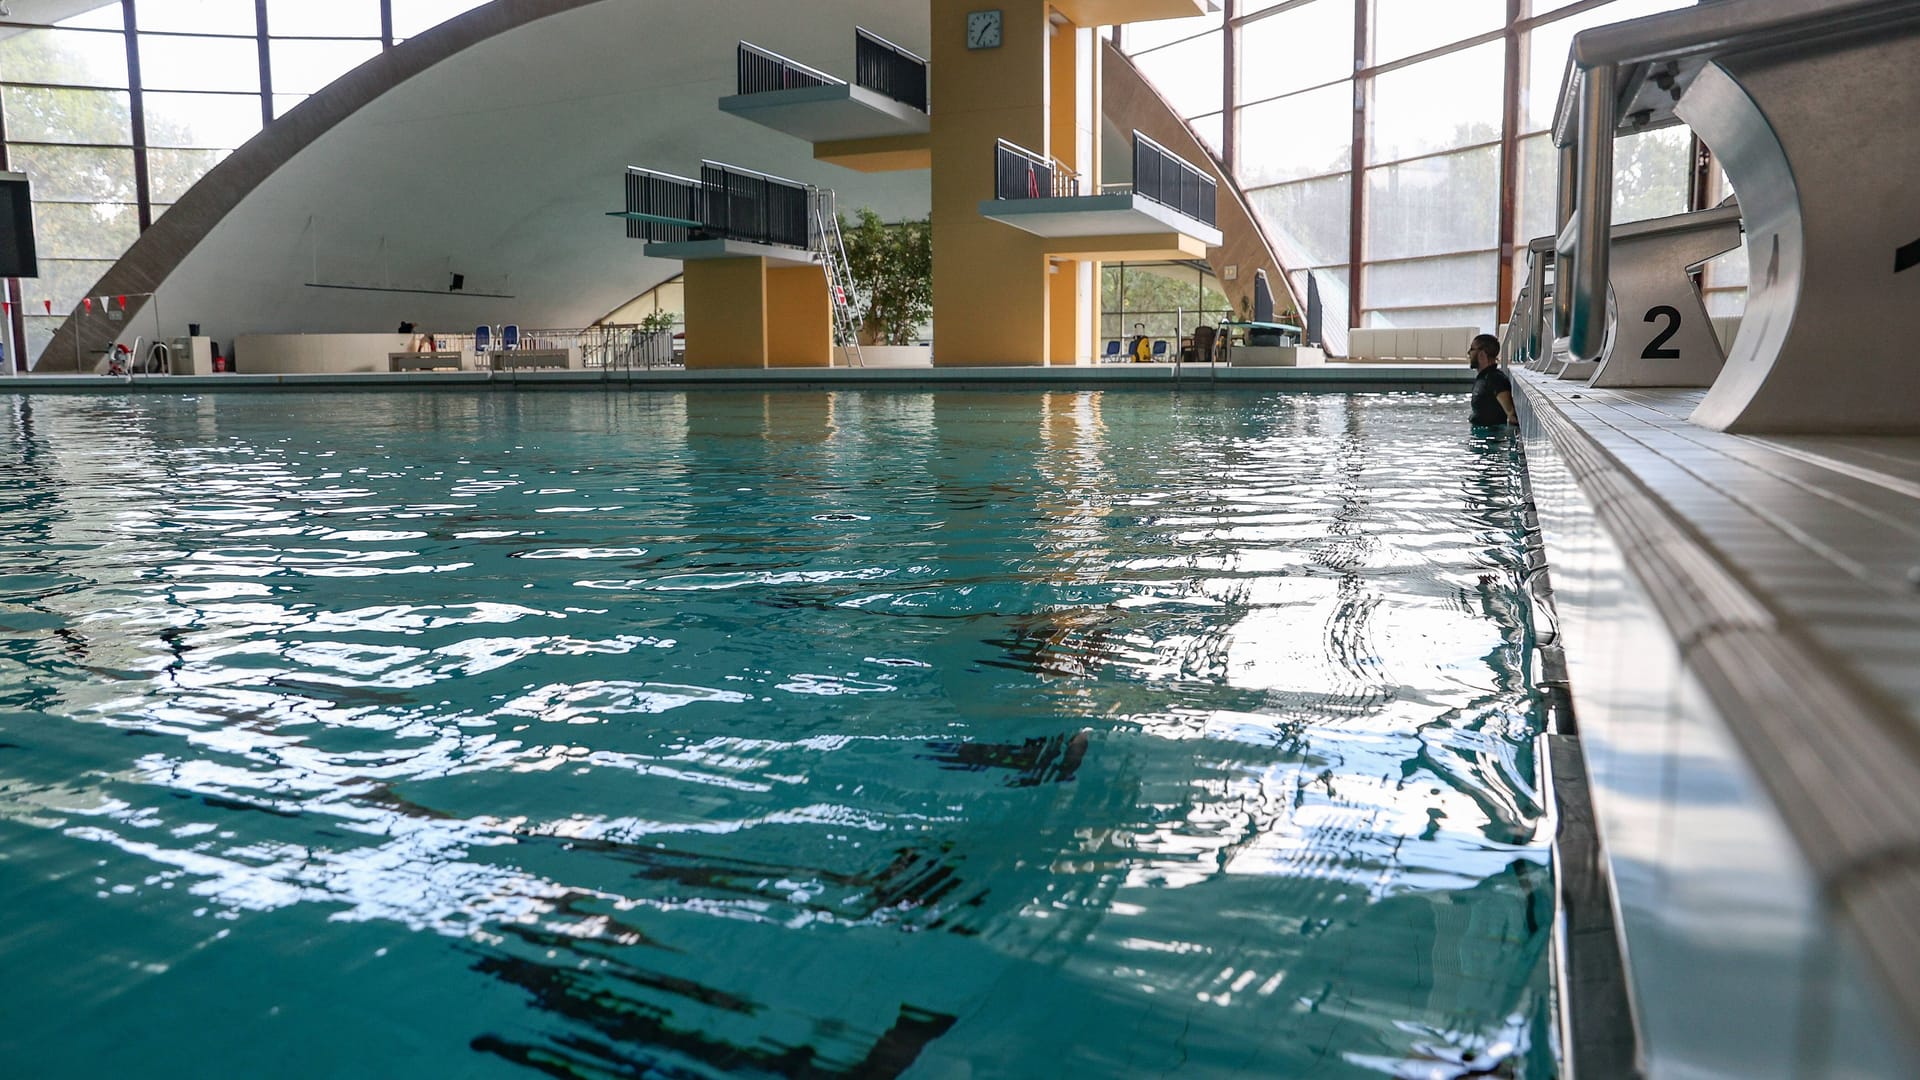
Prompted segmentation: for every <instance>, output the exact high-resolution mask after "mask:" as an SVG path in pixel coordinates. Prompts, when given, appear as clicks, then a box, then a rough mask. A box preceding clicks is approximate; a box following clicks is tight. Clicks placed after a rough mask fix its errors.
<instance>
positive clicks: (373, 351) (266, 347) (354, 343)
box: [233, 334, 473, 375]
mask: <svg viewBox="0 0 1920 1080" xmlns="http://www.w3.org/2000/svg"><path fill="white" fill-rule="evenodd" d="M412 340H413V335H411V334H242V335H240V336H239V337H237V338H235V339H234V342H233V352H234V360H235V366H236V368H237V369H238V370H239V371H241V372H244V373H246V374H248V375H295V374H301V373H307V372H329V373H334V374H345V373H351V372H357V371H385V370H387V354H388V353H394V352H405V351H406V349H407V345H408V344H409V343H410V342H411V341H412ZM460 366H461V367H464V368H471V367H472V366H473V358H472V357H471V356H466V357H463V358H462V359H461V363H460Z"/></svg>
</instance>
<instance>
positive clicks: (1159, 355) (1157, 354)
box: [1153, 338, 1167, 361]
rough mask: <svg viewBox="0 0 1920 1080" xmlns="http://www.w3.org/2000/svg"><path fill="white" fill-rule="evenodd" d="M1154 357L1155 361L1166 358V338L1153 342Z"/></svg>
mask: <svg viewBox="0 0 1920 1080" xmlns="http://www.w3.org/2000/svg"><path fill="white" fill-rule="evenodd" d="M1153 358H1154V360H1155V361H1160V360H1165V359H1166V358H1167V339H1166V338H1161V339H1159V340H1158V341H1155V342H1154V343H1153Z"/></svg>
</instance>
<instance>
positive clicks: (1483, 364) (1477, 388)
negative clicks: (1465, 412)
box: [1467, 334, 1520, 427]
mask: <svg viewBox="0 0 1920 1080" xmlns="http://www.w3.org/2000/svg"><path fill="white" fill-rule="evenodd" d="M1467 363H1468V364H1469V365H1471V366H1472V368H1473V370H1474V376H1473V426H1474V427H1504V426H1507V425H1511V424H1518V423H1519V422H1520V418H1519V416H1518V415H1517V414H1516V413H1515V412H1514V411H1513V380H1511V379H1509V378H1507V373H1506V372H1504V371H1502V370H1500V339H1499V338H1497V337H1494V336H1493V335H1492V334H1481V335H1480V336H1479V337H1476V338H1474V339H1473V343H1472V344H1470V345H1468V346H1467Z"/></svg>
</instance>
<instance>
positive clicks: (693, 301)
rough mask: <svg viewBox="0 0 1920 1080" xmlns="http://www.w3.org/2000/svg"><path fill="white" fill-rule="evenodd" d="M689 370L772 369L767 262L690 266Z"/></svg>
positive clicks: (695, 262) (713, 262) (735, 261)
mask: <svg viewBox="0 0 1920 1080" xmlns="http://www.w3.org/2000/svg"><path fill="white" fill-rule="evenodd" d="M686 298H687V368H688V370H695V369H699V368H763V367H766V366H767V261H766V260H765V259H760V258H750V259H696V260H693V261H691V262H688V263H687V264H686Z"/></svg>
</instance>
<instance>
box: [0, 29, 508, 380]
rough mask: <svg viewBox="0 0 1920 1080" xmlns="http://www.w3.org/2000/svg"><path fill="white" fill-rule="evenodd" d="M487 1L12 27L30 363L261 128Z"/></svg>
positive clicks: (7, 64)
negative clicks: (26, 209) (25, 205)
mask: <svg viewBox="0 0 1920 1080" xmlns="http://www.w3.org/2000/svg"><path fill="white" fill-rule="evenodd" d="M485 2H486V0H325V2H321V0H113V2H107V3H101V4H96V5H94V6H92V7H90V8H88V9H87V10H85V11H82V12H80V13H78V14H74V15H71V16H69V17H66V18H62V19H60V20H58V21H57V22H36V21H33V20H31V19H28V18H25V17H24V15H16V16H13V17H9V18H4V19H0V166H3V167H5V168H9V169H12V170H15V171H18V172H24V173H26V174H27V176H28V178H29V179H30V180H31V182H32V185H33V202H34V224H35V229H34V232H35V238H36V241H37V244H38V247H39V263H40V276H39V277H38V278H37V279H33V280H27V281H20V282H10V283H8V284H7V286H6V299H7V303H8V305H9V309H10V310H9V314H10V316H13V317H12V318H10V319H9V320H8V321H9V322H10V323H11V324H12V327H13V328H14V329H16V330H18V331H19V332H21V333H22V334H23V335H24V340H25V345H26V348H25V354H26V356H27V357H29V358H32V357H37V356H39V355H40V352H41V350H42V349H44V348H45V347H46V344H47V340H48V337H49V336H50V335H51V334H52V333H53V331H54V329H55V328H56V327H57V326H58V325H59V324H60V321H61V320H62V319H64V318H65V317H66V315H67V313H68V312H70V311H72V310H73V309H74V308H75V307H76V306H78V305H80V304H81V303H82V298H83V297H85V296H86V295H87V292H88V290H89V289H91V288H92V287H93V285H94V283H95V282H97V281H99V279H100V276H101V275H102V274H104V273H106V271H107V269H108V268H109V267H111V266H112V265H113V264H114V262H115V261H116V260H118V259H119V257H120V256H121V255H122V254H124V253H125V252H126V250H127V248H128V247H130V246H132V244H133V242H134V240H135V239H137V238H138V237H139V235H140V233H141V231H142V230H143V229H145V228H147V227H148V226H150V225H151V224H152V223H153V222H154V221H156V220H158V219H159V218H160V217H161V216H163V215H164V214H165V213H166V212H167V209H168V207H170V206H172V205H173V203H174V201H175V200H177V199H179V198H180V196H181V195H182V194H184V193H185V192H186V190H187V189H188V188H189V187H192V186H193V184H194V182H195V181H197V180H199V179H200V177H201V176H203V175H205V174H206V172H207V170H209V169H211V168H213V167H214V166H215V165H217V164H219V162H220V161H221V160H222V159H223V158H225V157H226V156H227V155H228V154H230V153H232V152H233V150H234V149H235V148H237V147H239V146H240V145H241V144H242V143H245V142H246V141H247V140H248V139H250V138H252V137H253V136H254V135H255V134H257V133H259V131H260V130H261V128H262V127H264V126H265V125H266V124H268V123H271V122H272V121H273V119H274V118H275V117H278V116H283V115H285V114H286V113H287V111H288V110H290V109H292V108H293V107H295V106H296V105H298V104H300V102H302V101H304V100H306V98H307V96H308V95H309V94H312V93H313V92H315V91H317V90H319V89H320V88H321V87H324V86H326V85H327V84H328V83H330V82H332V81H333V80H334V79H336V78H338V77H339V76H341V75H343V74H345V73H346V72H348V71H350V70H352V69H353V68H355V67H357V66H359V65H360V64H361V63H363V62H365V61H367V60H368V59H371V58H372V57H374V56H376V55H378V54H379V53H380V51H381V50H382V49H387V48H391V47H392V46H393V45H395V44H397V43H399V42H401V41H404V40H406V39H407V38H408V37H411V36H413V35H415V34H419V33H421V32H422V31H424V30H427V29H429V28H431V27H433V26H435V25H437V24H439V23H441V22H444V21H445V20H447V19H449V18H452V17H453V16H455V15H458V14H460V13H461V12H464V11H467V10H468V9H470V8H475V7H479V6H480V5H481V4H482V3H485ZM16 6H20V5H16ZM66 7H67V9H68V10H71V9H72V7H73V5H66ZM0 337H7V338H11V334H3V335H0Z"/></svg>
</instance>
